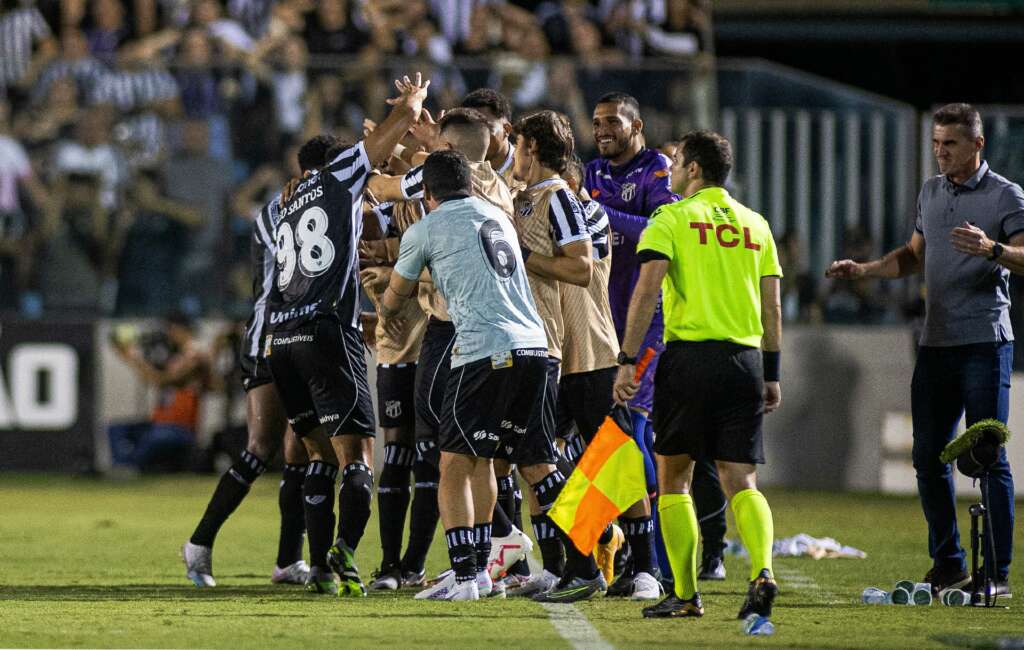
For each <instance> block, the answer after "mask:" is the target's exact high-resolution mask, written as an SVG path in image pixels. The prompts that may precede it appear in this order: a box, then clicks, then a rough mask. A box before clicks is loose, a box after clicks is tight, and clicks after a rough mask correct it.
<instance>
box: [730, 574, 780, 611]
mask: <svg viewBox="0 0 1024 650" xmlns="http://www.w3.org/2000/svg"><path fill="white" fill-rule="evenodd" d="M778 595H779V585H778V584H776V582H775V578H773V577H772V574H771V571H769V570H768V569H761V573H759V574H758V575H757V577H756V578H754V579H753V580H751V581H750V586H749V587H748V588H747V598H746V600H744V601H743V607H740V613H739V614H737V615H736V618H738V619H740V620H743V619H745V618H747V617H748V616H750V615H751V614H759V615H761V616H763V617H765V618H770V617H771V615H772V603H774V602H775V597H776V596H778Z"/></svg>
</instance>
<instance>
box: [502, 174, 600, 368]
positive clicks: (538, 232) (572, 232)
mask: <svg viewBox="0 0 1024 650" xmlns="http://www.w3.org/2000/svg"><path fill="white" fill-rule="evenodd" d="M515 207H516V216H515V222H516V230H517V231H518V232H519V243H520V244H521V245H522V246H523V247H524V248H527V249H529V250H530V252H531V253H539V254H541V255H546V256H548V257H555V256H557V255H559V254H560V253H561V247H562V246H565V245H566V244H569V243H572V242H574V241H580V240H585V239H589V238H590V235H589V234H588V232H587V227H586V221H585V217H584V216H583V208H582V206H581V205H580V202H579V199H577V198H576V197H575V196H574V195H573V193H572V190H570V189H569V186H568V185H567V184H566V182H565V181H564V180H562V179H561V178H557V177H555V178H549V179H546V180H543V181H541V182H539V183H535V184H533V185H531V186H529V187H526V188H524V189H523V190H522V191H521V192H519V194H517V195H516V198H515ZM526 275H527V277H528V278H529V280H530V289H531V290H532V291H533V301H534V303H535V304H536V305H537V312H538V313H539V314H540V318H541V320H542V321H543V322H544V331H545V333H546V334H547V338H548V355H550V356H552V357H555V358H557V359H561V358H562V342H563V339H564V337H565V324H564V320H563V317H562V304H561V296H560V293H561V291H560V288H559V284H560V283H559V282H558V281H557V280H552V279H551V278H545V277H542V276H540V275H538V274H536V273H534V272H533V271H530V270H529V269H527V272H526Z"/></svg>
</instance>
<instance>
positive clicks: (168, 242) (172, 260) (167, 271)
mask: <svg viewBox="0 0 1024 650" xmlns="http://www.w3.org/2000/svg"><path fill="white" fill-rule="evenodd" d="M162 185H163V179H162V178H161V177H160V174H159V172H158V171H156V170H147V171H143V172H140V173H139V174H138V175H137V177H136V178H135V180H134V182H133V183H132V186H131V188H130V190H129V192H128V193H127V197H126V203H127V205H126V210H125V214H126V216H127V218H126V219H125V220H123V222H121V223H119V224H118V225H119V227H120V228H121V233H119V236H120V237H122V238H123V241H124V244H123V246H121V247H120V250H121V255H120V259H119V261H118V273H117V277H118V285H117V289H118V291H117V305H116V313H117V314H118V315H121V316H124V315H134V316H140V315H144V316H152V315H154V314H161V313H164V312H165V311H166V310H167V309H168V308H169V307H172V306H174V305H177V304H179V302H180V300H181V282H180V277H179V276H180V270H181V260H182V259H184V257H185V255H186V254H187V252H188V241H189V235H190V232H191V230H192V229H193V228H196V227H197V226H199V225H200V223H201V222H202V218H203V217H202V214H201V213H200V212H199V211H198V210H197V209H195V208H193V207H189V206H187V205H185V204H184V203H181V202H179V201H173V200H171V199H168V198H166V197H165V196H163V194H162V193H161V186H162Z"/></svg>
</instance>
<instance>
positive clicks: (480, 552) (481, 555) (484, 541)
mask: <svg viewBox="0 0 1024 650" xmlns="http://www.w3.org/2000/svg"><path fill="white" fill-rule="evenodd" d="M473 539H474V540H476V541H475V548H476V570H477V571H483V570H485V569H486V568H487V560H488V559H489V558H490V557H491V525H490V524H474V525H473Z"/></svg>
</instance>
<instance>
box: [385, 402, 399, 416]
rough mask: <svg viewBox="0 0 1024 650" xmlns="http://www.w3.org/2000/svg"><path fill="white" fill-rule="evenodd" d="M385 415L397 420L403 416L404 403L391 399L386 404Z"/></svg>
mask: <svg viewBox="0 0 1024 650" xmlns="http://www.w3.org/2000/svg"><path fill="white" fill-rule="evenodd" d="M384 413H385V414H386V415H387V416H388V417H389V418H397V417H398V416H400V415H401V414H402V402H400V401H399V400H397V399H389V400H388V401H387V402H384Z"/></svg>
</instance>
